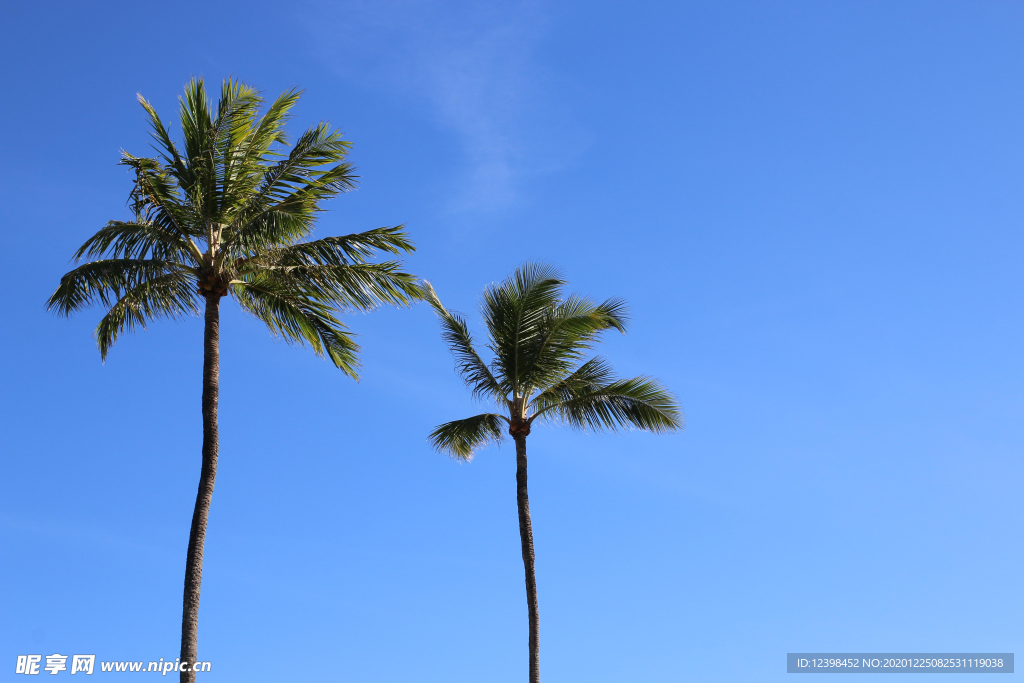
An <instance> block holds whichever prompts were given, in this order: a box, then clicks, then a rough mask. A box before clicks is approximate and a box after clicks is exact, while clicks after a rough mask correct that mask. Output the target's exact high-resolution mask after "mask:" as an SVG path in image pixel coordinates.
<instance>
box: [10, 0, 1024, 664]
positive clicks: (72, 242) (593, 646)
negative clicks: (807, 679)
mask: <svg viewBox="0 0 1024 683" xmlns="http://www.w3.org/2000/svg"><path fill="white" fill-rule="evenodd" d="M0 12H2V17H3V23H4V26H5V28H6V31H5V36H6V37H5V41H4V42H3V45H2V46H0V50H2V55H3V64H4V67H3V70H4V79H5V93H6V94H5V96H4V106H3V107H2V109H0V121H2V124H3V126H4V129H5V130H6V131H7V133H6V135H5V136H4V140H5V144H4V146H3V150H2V154H3V160H2V161H3V163H2V164H0V179H2V182H0V201H2V206H3V217H4V220H3V235H4V241H5V247H4V249H3V250H0V262H2V264H3V268H4V272H7V273H8V280H7V281H8V283H9V286H8V288H7V294H8V296H7V297H5V304H4V307H5V315H4V316H3V318H2V319H3V321H4V322H3V324H4V328H3V334H2V336H0V344H2V345H3V351H4V357H5V358H6V362H5V363H4V366H3V373H4V374H3V383H4V387H5V389H6V390H5V391H4V392H3V395H2V398H0V401H2V410H0V415H2V430H3V445H4V447H3V463H4V465H3V466H4V474H5V477H4V478H5V483H6V486H5V494H4V495H3V496H2V497H0V534H2V537H0V545H2V547H3V549H4V551H3V553H2V554H0V578H2V585H3V586H4V590H3V591H2V592H0V678H2V680H8V679H9V678H10V679H12V680H17V679H16V678H14V676H13V673H12V672H13V670H14V660H15V656H16V655H17V654H25V653H41V654H51V653H53V652H60V653H63V654H73V653H95V654H97V656H98V658H99V659H106V660H114V659H131V660H149V659H156V658H158V657H164V658H173V657H174V656H175V655H176V653H177V651H178V637H179V634H180V618H181V617H180V615H181V583H182V572H183V566H184V552H185V546H186V543H187V536H188V526H189V520H190V515H191V510H192V505H193V503H194V495H195V486H196V482H197V478H198V473H199V444H200V413H199V398H200V370H201V333H202V330H201V325H200V321H199V320H189V321H185V322H178V323H159V324H155V325H153V326H152V327H151V328H150V329H149V330H148V331H146V332H145V333H141V334H138V335H135V336H132V337H126V338H124V339H123V340H122V341H120V342H119V344H118V345H117V347H116V348H115V349H114V350H113V352H112V353H111V355H110V357H109V358H108V361H107V363H106V364H101V363H100V360H99V356H98V353H97V352H96V349H95V346H94V344H93V341H92V336H91V331H92V328H93V327H94V326H95V324H96V322H97V321H98V320H99V317H100V314H99V311H95V312H92V313H85V314H83V315H80V316H78V317H76V318H74V319H72V320H71V321H67V320H62V319H58V318H56V317H54V316H51V315H50V314H48V313H47V312H46V311H45V307H44V302H45V300H46V298H47V296H49V294H50V293H51V292H52V290H53V289H54V287H55V286H56V284H57V281H58V279H59V277H60V275H61V274H62V273H64V272H65V271H66V270H68V268H69V264H68V258H69V257H70V256H71V254H72V253H73V251H74V250H75V249H76V248H77V247H78V245H79V244H81V243H82V242H83V241H84V240H85V238H86V237H88V236H89V235H90V234H91V233H92V232H93V231H95V230H96V229H98V228H99V227H100V226H101V225H102V224H103V223H105V222H106V221H107V220H110V219H113V218H122V217H124V216H126V215H127V210H126V208H125V199H126V195H127V192H128V190H129V176H128V174H127V172H126V170H125V169H123V168H121V167H118V166H117V165H116V163H117V159H118V154H119V150H120V149H122V148H123V149H126V150H129V151H131V152H133V153H135V154H143V153H145V152H146V150H147V149H148V142H147V132H146V127H145V124H144V120H143V116H142V110H141V109H140V107H139V106H138V104H137V103H136V102H135V93H137V92H141V93H142V94H144V95H145V96H146V97H147V98H148V99H149V100H150V101H151V102H153V103H154V104H155V106H156V107H157V108H158V110H159V111H160V112H162V114H163V115H164V116H165V117H167V118H170V117H171V116H172V115H173V111H174V108H175V106H176V97H177V96H178V94H179V93H180V92H181V89H182V86H183V85H184V83H185V82H186V80H187V79H188V78H189V77H190V76H192V75H201V76H204V77H206V78H207V79H209V80H211V81H214V82H217V81H219V80H220V79H221V78H223V77H225V76H229V75H234V76H237V77H239V78H241V79H243V80H245V81H247V82H249V83H251V84H253V85H255V86H257V87H259V88H261V89H263V90H264V91H265V92H266V93H267V94H268V95H270V96H273V95H276V94H277V93H279V92H281V91H282V90H285V89H287V88H289V87H292V86H299V87H302V88H305V89H306V95H305V96H304V98H303V99H302V101H301V103H300V105H299V107H298V109H297V116H296V119H295V121H294V124H295V129H296V130H299V129H300V128H301V127H305V126H307V125H310V124H313V123H315V122H317V121H319V120H321V119H329V120H330V121H331V122H332V123H333V124H334V125H336V126H338V127H340V128H342V129H343V130H344V131H345V132H346V135H347V137H348V138H349V139H350V140H352V141H353V143H354V149H353V153H352V157H351V158H352V160H353V162H354V163H355V164H356V165H357V166H358V167H359V172H360V175H361V176H362V181H361V186H360V188H359V190H358V191H357V192H354V193H352V194H349V195H346V196H343V197H341V198H339V199H336V200H334V201H332V202H331V203H330V204H329V205H328V208H329V211H328V213H326V214H325V215H324V217H323V219H322V222H321V228H320V233H319V234H321V235H330V234H343V233H347V232H355V231H359V230H364V229H368V228H372V227H379V226H381V225H395V224H398V223H406V224H407V225H408V229H409V231H410V233H411V234H412V236H413V238H414V239H415V241H416V242H417V244H418V247H419V251H418V252H417V253H416V254H415V255H414V256H413V257H412V258H411V259H410V260H409V268H410V269H411V270H412V271H413V272H415V273H417V274H419V275H421V276H423V277H425V278H428V279H430V280H431V281H432V282H433V283H434V286H435V287H436V289H437V291H438V292H439V294H440V295H441V297H442V298H443V299H444V300H445V302H446V303H447V304H448V305H449V306H450V307H451V308H454V309H457V310H461V311H464V312H466V313H467V314H469V316H470V318H471V319H473V320H475V319H476V316H475V307H476V305H477V301H478V296H479V294H480V292H481V290H482V288H483V287H484V286H485V285H486V284H488V283H490V282H493V281H496V280H499V279H501V278H503V277H504V276H506V275H507V274H508V273H509V272H511V271H512V270H513V269H514V268H515V267H516V266H517V265H519V264H521V263H523V262H525V261H527V260H546V261H549V262H552V263H555V264H557V265H559V266H560V267H561V268H562V269H563V270H564V271H565V273H566V276H567V277H568V278H569V280H570V282H571V284H572V287H573V289H575V290H577V291H580V292H582V293H585V294H588V295H590V296H593V297H595V298H605V297H608V296H622V297H625V298H626V299H627V300H628V301H629V302H630V304H631V307H632V319H633V323H632V327H631V330H630V333H629V334H628V335H626V336H624V337H619V336H616V337H614V338H611V337H609V338H608V340H607V343H606V344H605V345H604V348H603V353H605V354H606V355H607V356H608V357H609V358H610V359H611V360H612V362H613V364H614V365H615V366H616V367H617V368H618V370H619V371H620V372H621V373H623V374H637V373H649V374H653V375H655V376H657V377H659V378H660V379H661V380H662V381H663V382H664V383H666V384H667V385H668V386H669V387H670V388H672V389H673V390H674V391H675V392H676V393H677V395H678V396H679V398H680V401H681V403H682V405H683V407H684V409H685V411H686V414H687V420H688V424H687V429H686V431H685V432H684V433H682V434H680V435H675V436H665V437H653V436H648V435H642V434H625V435H618V436H593V435H581V434H576V433H572V432H567V431H564V430H557V429H554V428H545V429H540V430H536V431H535V433H534V435H533V436H531V443H530V448H531V464H530V468H531V470H530V472H531V478H530V483H531V507H532V511H533V519H534V534H535V539H536V546H537V557H538V560H537V568H538V584H539V593H540V615H541V670H542V674H543V677H544V680H545V681H549V682H554V681H562V682H566V683H569V682H581V683H582V682H586V683H598V682H602V681H609V682H610V681H616V682H618V681H680V680H683V681H690V680H693V681H707V680H716V681H754V680H756V681H772V680H782V679H783V678H784V677H785V676H786V674H785V654H786V652H795V651H804V652H821V651H845V652H871V651H876V652H893V651H905V652H952V651H960V652H972V651H974V652H1013V651H1020V650H1022V649H1024V648H1022V645H1024V631H1022V626H1021V623H1022V622H1021V619H1020V614H1021V612H1022V608H1024V604H1022V603H1024V600H1022V598H1024V596H1022V591H1021V581H1020V577H1021V575H1022V569H1024V565H1022V554H1021V541H1020V539H1021V532H1022V528H1021V524H1022V520H1024V515H1022V514H1021V513H1022V504H1021V496H1020V492H1021V481H1022V474H1024V473H1022V465H1021V455H1022V453H1024V429H1022V425H1024V420H1022V418H1024V389H1022V387H1024V382H1022V380H1024V361H1022V353H1021V349H1022V348H1024V305H1022V297H1021V294H1022V285H1024V278H1022V269H1021V257H1022V247H1024V237H1022V235H1024V233H1022V231H1021V227H1020V226H1021V220H1022V218H1024V211H1022V208H1024V207H1022V202H1021V199H1022V192H1021V188H1022V187H1024V184H1022V181H1024V167H1022V162H1021V159H1022V158H1024V157H1022V152H1024V124H1022V122H1024V96H1022V90H1021V83H1022V77H1024V52H1022V51H1021V49H1020V44H1021V38H1022V30H1024V24H1022V20H1024V10H1022V8H1021V6H1020V5H1019V4H1016V3H1011V2H986V3H956V2H935V1H929V2H903V3H883V2H833V3H817V2H809V1H808V2H798V1H790V2H784V3H741V2H728V3H656V2H633V3H608V2H558V3H550V2H525V3H486V2H433V1H430V0H420V1H409V2H404V1H400V0H383V1H382V2H372V3H371V2H336V3H328V2H313V1H310V0H301V1H299V2H294V3H269V2H263V1H256V2H249V3H224V2H204V3H188V2H183V3H174V4H164V5H155V4H145V3H143V4H139V3H128V2H105V3H69V2H55V3H29V2H23V1H21V0H9V1H8V2H5V3H3V5H2V8H0ZM348 322H349V323H350V324H351V326H352V327H353V328H354V329H355V330H356V331H357V332H358V333H359V334H360V335H361V336H360V341H361V343H362V344H363V347H364V353H363V360H364V371H363V379H362V381H361V382H360V383H358V384H356V383H354V382H352V381H351V380H348V379H346V378H345V377H344V376H343V375H342V374H341V373H340V372H338V371H336V370H334V369H332V368H331V367H330V366H329V365H328V364H326V363H324V362H323V361H320V360H318V359H316V358H315V357H314V356H313V354H312V353H311V352H309V351H308V350H303V349H297V348H292V347H288V346H286V345H284V344H282V343H280V342H276V341H274V340H273V339H272V338H271V337H270V335H269V334H268V333H267V332H266V330H265V329H264V328H262V327H261V325H260V324H259V323H257V322H255V321H254V320H252V319H249V318H246V317H245V316H244V315H242V314H241V313H239V312H238V310H237V309H235V308H233V307H231V306H228V307H227V311H226V312H225V314H224V320H223V324H222V351H221V353H222V363H223V365H222V374H221V392H222V393H221V401H222V403H221V461H220V471H219V474H218V480H217V489H216V494H215V497H214V503H213V509H212V513H211V518H210V526H209V535H208V540H207V551H206V564H205V569H204V581H203V595H202V607H201V614H200V656H201V657H202V658H203V659H209V660H211V661H212V662H213V672H212V673H210V674H207V675H206V676H205V677H204V680H209V681H246V682H249V683H257V682H260V681H279V680H293V679H295V680H343V681H349V680H351V681H366V682H381V683H383V682H390V681H409V680H416V681H424V682H429V681H445V682H446V683H456V682H461V681H466V682H471V681H472V682H476V681H484V680H486V681H495V682H503V681H519V680H522V677H523V676H525V675H526V664H527V657H526V609H525V604H524V603H525V600H524V591H523V580H522V566H521V560H520V557H519V548H518V531H517V520H516V514H515V493H514V471H515V465H514V457H513V452H512V449H511V448H508V447H503V448H491V449H488V450H486V451H484V452H482V453H481V454H480V455H479V456H478V458H477V459H476V460H475V461H474V462H473V463H471V464H468V465H464V464H458V463H456V462H453V461H451V460H449V459H447V458H446V457H444V456H441V455H438V454H436V453H433V452H431V450H430V449H429V447H428V445H427V443H426V439H425V437H426V434H427V433H428V432H429V431H430V429H431V428H432V427H433V426H434V425H436V424H438V423H440V422H443V421H446V420H449V419H454V418H458V417H463V416H466V415H469V414H471V411H473V410H475V409H477V408H476V406H474V405H473V403H472V402H471V400H470V398H469V396H468V394H467V393H466V391H465V390H464V389H463V388H462V387H461V385H460V383H459V381H458V379H457V377H456V376H455V374H454V372H453V367H452V361H451V358H450V356H449V355H448V353H447V351H446V349H445V348H444V346H443V344H442V342H441V339H440V336H439V333H438V328H437V325H436V322H435V321H434V320H433V319H432V316H431V314H430V312H429V311H428V310H427V309H426V308H425V307H422V306H421V307H418V308H415V309H412V310H405V311H396V310H382V311H378V312H374V313H372V314H369V315H363V316H358V317H353V318H352V319H350V320H349V321H348ZM63 675H67V674H66V673H65V674H63ZM97 675H99V674H97ZM106 677H108V678H109V677H116V675H112V674H111V675H108V676H106ZM967 678H968V679H969V678H970V676H969V675H968V677H967ZM958 680H959V679H958Z"/></svg>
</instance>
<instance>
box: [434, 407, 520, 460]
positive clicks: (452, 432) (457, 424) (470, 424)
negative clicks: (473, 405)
mask: <svg viewBox="0 0 1024 683" xmlns="http://www.w3.org/2000/svg"><path fill="white" fill-rule="evenodd" d="M502 420H504V421H505V422H507V421H508V420H507V418H505V417H503V416H501V415H495V414H494V413H483V414H482V415H475V416H473V417H467V418H466V419H465V420H455V421H454V422H446V423H444V424H443V425H441V426H439V427H438V428H437V429H435V430H434V431H433V432H431V433H430V437H429V440H430V444H431V445H432V446H433V447H434V448H436V449H437V450H439V451H441V452H442V453H448V454H449V455H451V456H452V457H455V458H459V459H460V460H471V459H472V458H473V452H474V451H475V450H476V449H478V448H480V447H481V446H484V445H486V444H488V443H492V442H500V441H501V440H502V430H501V427H502Z"/></svg>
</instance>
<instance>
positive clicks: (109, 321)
mask: <svg viewBox="0 0 1024 683" xmlns="http://www.w3.org/2000/svg"><path fill="white" fill-rule="evenodd" d="M87 265H93V264H87ZM51 301H52V299H51ZM198 314H199V305H198V296H197V294H196V287H195V279H194V278H193V277H191V276H190V275H189V274H188V273H184V272H171V273H166V274H163V275H156V276H152V277H147V278H145V279H141V280H140V281H138V282H137V283H136V284H135V286H134V287H132V288H130V289H129V290H128V291H126V292H125V293H124V294H123V296H121V297H120V298H119V299H118V300H117V301H116V302H115V303H114V305H113V306H111V307H110V310H109V311H107V314H106V315H105V316H103V319H102V320H100V323H99V325H97V326H96V345H97V346H98V347H99V350H100V358H101V359H103V360H106V357H107V352H109V351H110V348H111V347H112V346H113V345H114V342H116V341H117V339H118V337H120V336H121V335H122V334H124V332H126V331H128V332H134V331H135V328H137V327H138V328H142V329H146V325H147V324H148V323H149V321H151V320H155V319H158V318H172V319H173V318H180V317H183V316H186V315H198Z"/></svg>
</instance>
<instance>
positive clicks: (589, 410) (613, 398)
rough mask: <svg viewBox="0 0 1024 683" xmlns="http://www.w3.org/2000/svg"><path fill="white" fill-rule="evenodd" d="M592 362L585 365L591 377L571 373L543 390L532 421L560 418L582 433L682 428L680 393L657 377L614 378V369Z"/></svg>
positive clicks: (560, 420) (557, 420)
mask: <svg viewBox="0 0 1024 683" xmlns="http://www.w3.org/2000/svg"><path fill="white" fill-rule="evenodd" d="M592 363H593V361H592ZM588 365H590V364H589V363H588V364H585V365H584V366H583V367H581V368H580V369H581V370H583V369H584V368H587V373H589V376H575V375H574V376H571V377H570V378H567V380H566V381H565V382H564V383H562V384H560V385H557V387H552V388H551V389H549V390H548V392H545V393H544V394H541V396H540V397H538V401H536V402H535V403H534V405H535V407H536V408H537V412H536V413H535V414H534V416H533V417H532V418H531V421H533V420H536V419H538V418H539V419H542V420H546V421H556V422H561V423H564V424H566V425H568V426H570V427H573V428H575V429H579V430H582V431H615V430H617V429H624V428H625V429H629V428H633V429H641V430H643V431H648V432H654V433H656V434H660V433H664V432H670V431H675V430H678V429H682V427H683V417H682V413H681V412H680V410H679V407H678V404H677V402H676V399H675V397H674V396H672V394H671V393H670V392H669V391H668V390H667V389H665V388H664V387H663V386H662V385H661V384H659V383H658V382H657V380H654V379H652V378H650V377H633V378H631V379H623V380H616V381H610V382H609V381H608V379H610V369H608V368H607V367H606V366H604V365H603V361H598V362H596V363H594V365H592V366H591V367H589V368H588V367H587V366H588ZM606 382H607V383H606Z"/></svg>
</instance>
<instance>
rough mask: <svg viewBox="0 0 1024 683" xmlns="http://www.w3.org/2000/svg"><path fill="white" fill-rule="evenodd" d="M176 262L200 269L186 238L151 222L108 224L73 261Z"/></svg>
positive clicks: (190, 244)
mask: <svg viewBox="0 0 1024 683" xmlns="http://www.w3.org/2000/svg"><path fill="white" fill-rule="evenodd" d="M99 256H109V257H111V258H125V259H146V258H153V259H157V260H160V261H171V260H173V261H179V262H184V263H189V265H192V266H196V267H198V266H200V265H202V255H201V254H200V253H199V250H198V249H197V248H196V246H195V244H193V243H192V241H191V240H189V238H188V237H182V236H181V235H178V234H175V233H170V232H168V231H166V230H164V229H163V228H161V227H160V226H159V225H157V224H155V223H152V222H150V221H146V220H141V221H110V222H108V223H107V224H106V226H104V227H102V228H100V229H99V231H98V232H96V234H94V235H93V236H92V237H90V238H89V239H87V240H86V241H85V244H83V245H82V246H81V247H79V248H78V251H76V252H75V255H74V257H73V258H74V260H75V261H76V262H77V261H81V260H82V259H83V258H86V257H91V258H95V257H99ZM190 262H191V263H190Z"/></svg>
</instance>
